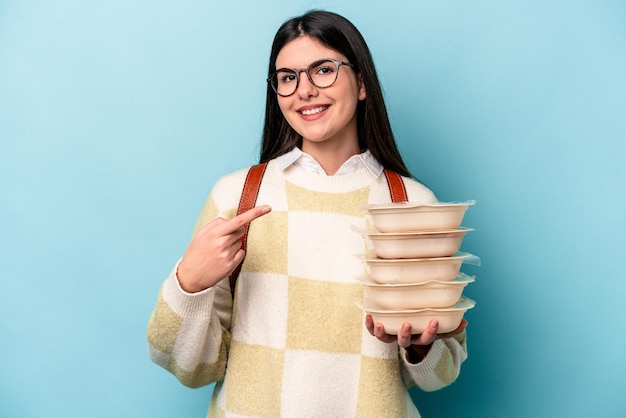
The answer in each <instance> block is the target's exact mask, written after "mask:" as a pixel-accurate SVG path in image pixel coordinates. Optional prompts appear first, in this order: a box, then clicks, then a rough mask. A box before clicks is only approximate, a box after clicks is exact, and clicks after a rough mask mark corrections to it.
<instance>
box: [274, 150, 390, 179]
mask: <svg viewBox="0 0 626 418" xmlns="http://www.w3.org/2000/svg"><path fill="white" fill-rule="evenodd" d="M276 162H277V163H278V167H279V168H280V169H281V170H285V169H286V168H287V167H289V166H291V165H294V166H297V167H300V168H302V169H304V170H306V171H308V172H309V173H315V174H320V175H327V174H326V171H324V169H323V168H322V166H321V165H320V163H318V162H317V160H315V158H313V157H312V156H311V155H310V154H307V153H306V152H304V151H302V150H301V149H300V148H298V147H294V149H292V150H291V151H289V152H288V153H286V154H283V155H281V156H280V157H277V158H276ZM363 167H366V168H367V169H368V170H369V171H370V172H371V173H372V174H373V175H374V176H376V177H379V176H380V175H381V174H382V173H383V169H384V167H383V166H382V164H381V163H380V162H378V160H377V159H376V158H375V157H374V156H373V155H372V153H371V152H370V151H369V150H366V151H365V152H362V153H361V154H357V155H353V156H352V157H350V158H348V159H347V160H346V161H345V162H344V163H343V164H342V165H341V167H339V170H337V172H336V173H335V176H340V175H344V174H352V173H356V172H357V171H358V170H360V169H362V168H363Z"/></svg>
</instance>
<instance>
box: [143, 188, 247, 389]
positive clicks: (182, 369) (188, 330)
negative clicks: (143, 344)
mask: <svg viewBox="0 0 626 418" xmlns="http://www.w3.org/2000/svg"><path fill="white" fill-rule="evenodd" d="M223 183H224V182H223V181H222V182H218V185H220V184H223ZM218 185H216V187H215V188H214V190H213V192H212V193H211V195H210V196H209V198H208V199H207V201H206V203H205V205H204V207H203V208H202V210H201V212H200V215H199V217H198V220H197V222H196V225H195V227H194V230H193V235H194V236H195V234H196V233H197V232H198V230H199V229H200V228H201V227H202V226H204V225H206V224H207V223H209V222H210V221H211V220H212V219H215V217H217V216H221V217H223V218H225V219H229V218H231V217H232V216H233V215H234V214H235V213H236V207H235V208H234V209H233V204H232V203H231V202H230V200H231V199H226V200H224V199H223V198H222V202H220V203H221V204H218V203H217V202H216V200H215V193H214V192H215V190H216V189H218V188H219V187H218ZM221 187H222V188H224V186H221ZM228 189H233V193H232V194H233V196H237V193H241V192H240V191H237V187H232V186H230V187H228ZM235 203H236V201H235ZM177 268H178V264H177V265H176V267H175V268H174V269H173V270H172V272H171V273H170V274H169V276H168V277H167V279H166V280H165V282H164V283H163V285H162V286H161V290H160V292H159V295H158V298H157V303H156V306H155V308H154V310H153V312H152V314H151V316H150V320H149V322H148V330H147V339H148V352H149V355H150V358H151V359H152V361H153V362H155V363H156V364H158V365H160V366H161V367H163V368H165V369H166V370H168V371H169V372H171V373H172V374H174V375H175V376H176V377H177V378H178V380H180V382H181V383H183V384H184V385H186V386H190V387H200V386H204V385H207V384H210V383H213V382H216V381H220V380H223V378H224V374H225V370H226V359H227V353H228V350H229V347H230V326H231V313H232V296H231V293H230V282H229V280H228V278H227V277H226V278H224V279H222V280H221V281H220V282H219V283H218V284H217V285H215V286H213V287H212V288H209V289H205V290H204V291H202V292H198V293H193V294H192V293H187V292H185V291H184V290H183V289H182V288H181V286H180V283H179V282H178V278H177V276H176V270H177Z"/></svg>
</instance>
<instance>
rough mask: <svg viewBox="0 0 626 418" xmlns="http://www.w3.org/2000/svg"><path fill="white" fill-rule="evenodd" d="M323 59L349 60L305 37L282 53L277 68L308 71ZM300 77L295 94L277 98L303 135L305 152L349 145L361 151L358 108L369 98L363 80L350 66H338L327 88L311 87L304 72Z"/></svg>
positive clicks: (287, 117) (295, 40) (292, 42)
mask: <svg viewBox="0 0 626 418" xmlns="http://www.w3.org/2000/svg"><path fill="white" fill-rule="evenodd" d="M324 58H331V59H335V60H338V61H344V62H346V61H347V59H346V57H345V56H344V55H343V54H340V53H339V52H337V51H335V50H333V49H330V48H328V47H326V46H324V45H322V44H321V43H320V42H319V41H317V40H316V39H315V38H311V37H310V36H302V37H299V38H297V39H294V40H293V41H291V42H289V43H287V44H286V45H285V46H284V47H283V48H282V49H281V50H280V52H279V53H278V56H277V57H276V68H290V69H299V68H306V67H308V66H309V65H310V64H311V63H313V62H315V61H319V60H320V59H324ZM299 77H300V82H299V84H298V88H297V90H296V91H295V93H294V94H292V95H291V96H288V97H282V96H278V105H279V106H280V110H281V111H282V113H283V115H284V116H285V119H286V120H287V122H288V123H289V125H291V127H292V128H293V129H294V130H295V131H296V132H298V133H299V134H300V135H301V136H302V150H303V151H305V152H310V151H309V150H313V149H316V148H317V147H327V146H331V147H346V146H350V147H356V151H358V131H357V117H356V109H357V104H358V102H359V100H364V99H365V95H366V94H365V86H364V85H363V82H362V80H361V78H360V77H359V76H358V75H357V74H355V72H354V71H353V70H352V68H350V67H349V66H347V65H342V66H340V67H339V73H338V76H337V81H335V83H334V84H333V85H332V86H330V87H327V88H318V87H316V86H314V85H313V84H311V82H310V81H309V79H308V77H307V76H306V74H305V73H304V72H301V73H300V74H299Z"/></svg>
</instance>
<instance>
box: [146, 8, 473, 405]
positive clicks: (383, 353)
mask: <svg viewBox="0 0 626 418" xmlns="http://www.w3.org/2000/svg"><path fill="white" fill-rule="evenodd" d="M261 162H268V165H267V168H266V171H265V175H264V177H263V180H262V183H261V187H260V190H259V194H258V199H257V206H256V207H255V208H253V209H251V210H249V211H247V212H245V213H243V214H240V215H237V216H235V215H236V211H237V206H238V203H239V199H240V196H241V193H242V189H243V184H244V181H245V178H246V174H247V172H248V169H243V170H240V171H237V172H235V173H232V174H229V175H227V176H225V177H223V178H222V179H220V180H219V181H218V182H217V183H216V184H215V186H214V188H213V190H212V191H211V194H210V195H209V197H208V199H207V202H206V204H205V206H204V207H203V209H202V211H201V213H200V216H199V218H198V221H197V224H196V227H195V229H194V234H193V239H192V240H191V242H190V244H189V246H188V248H187V250H186V251H185V253H184V255H183V257H182V259H181V260H180V261H179V262H178V263H177V265H176V266H175V268H174V270H173V271H172V273H171V274H170V275H169V277H168V278H167V279H166V281H165V283H164V284H163V286H162V289H161V292H160V293H159V298H158V302H157V305H156V307H155V309H154V312H153V314H152V316H151V318H150V322H149V325H148V341H149V349H150V355H151V358H152V360H153V361H154V362H156V363H157V364H159V365H161V366H163V367H164V368H166V369H167V370H169V371H170V372H172V373H173V374H174V375H176V377H177V378H178V379H179V380H180V381H181V382H182V383H183V384H185V385H188V386H192V387H198V386H202V385H206V384H209V383H212V382H217V383H216V386H215V391H214V394H213V399H212V400H211V405H210V408H209V416H226V417H228V416H248V417H252V416H271V417H274V416H284V417H304V416H319V417H329V416H337V417H350V416H371V417H381V416H394V417H406V416H419V413H418V411H417V409H416V407H415V406H414V405H413V402H412V401H411V398H410V396H409V394H408V391H407V388H408V387H409V386H411V385H417V386H419V387H421V388H422V389H424V390H427V391H431V390H437V389H439V388H442V387H444V386H446V385H448V384H450V383H451V382H453V381H454V380H455V379H456V377H457V376H458V374H459V369H460V364H461V363H462V362H463V361H464V360H465V359H466V357H467V354H466V347H465V330H464V327H465V324H466V322H465V321H464V322H463V323H462V324H461V325H460V326H459V328H458V329H457V330H456V331H454V332H452V333H449V334H445V335H443V334H437V322H436V321H434V320H433V321H431V323H430V325H429V329H428V330H427V331H425V332H424V333H423V334H421V335H411V328H410V324H404V326H403V328H402V330H401V332H400V333H399V335H397V336H396V335H388V334H386V333H385V331H384V327H383V325H382V324H380V323H376V324H374V323H373V321H372V318H371V317H370V316H366V315H364V314H363V312H362V311H361V309H359V308H358V307H357V306H356V304H355V302H356V301H358V300H361V299H362V297H363V290H362V287H361V285H360V284H359V283H358V282H357V281H356V280H355V277H356V276H359V275H360V274H362V273H363V268H364V267H363V265H362V264H361V262H360V261H359V260H358V259H357V258H355V257H354V254H357V253H362V252H363V251H364V242H363V239H362V237H361V236H360V235H358V234H357V233H355V232H354V231H353V230H352V227H353V226H355V225H356V226H358V227H364V226H365V224H366V221H365V218H364V214H363V213H362V212H361V211H359V209H358V208H359V207H360V206H361V205H363V204H366V203H383V202H389V201H390V192H389V186H388V184H387V180H386V178H385V175H383V169H384V168H388V169H392V170H394V171H396V172H398V173H400V174H401V175H402V176H403V178H402V180H403V182H404V184H405V187H406V189H407V194H408V199H409V200H410V201H412V202H424V203H426V202H432V201H435V200H436V198H435V196H434V195H433V193H432V192H431V191H430V190H429V189H428V188H426V187H425V186H424V185H422V184H420V183H419V182H417V181H415V180H413V179H412V178H411V177H410V173H409V172H408V170H407V168H406V166H405V164H404V163H403V161H402V158H401V156H400V154H399V152H398V150H397V148H396V145H395V141H394V137H393V134H392V132H391V128H390V125H389V121H388V118H387V114H386V110H385V104H384V101H383V98H382V93H381V89H380V86H379V83H378V78H377V75H376V71H375V68H374V64H373V62H372V58H371V56H370V52H369V50H368V48H367V45H366V43H365V41H364V40H363V38H362V36H361V34H360V33H359V32H358V30H357V29H356V28H355V27H354V26H353V25H352V24H351V23H350V22H349V21H347V20H346V19H345V18H343V17H341V16H339V15H336V14H333V13H329V12H322V11H314V12H309V13H307V14H305V15H303V16H301V17H297V18H293V19H291V20H288V21H287V22H285V23H284V24H283V25H282V26H281V27H280V29H279V30H278V32H277V34H276V37H275V39H274V43H273V45H272V51H271V56H270V62H269V71H268V87H267V103H266V116H265V127H264V133H263V147H262V151H261ZM246 225H249V232H248V238H247V247H246V251H244V250H243V249H242V246H241V241H240V238H241V236H242V235H243V234H244V228H245V227H246ZM244 256H245V261H244V263H243V265H242V267H241V274H240V275H239V279H238V281H237V284H236V291H235V292H234V297H233V296H232V294H231V289H230V283H229V276H230V275H231V273H233V270H235V268H236V267H237V266H238V265H239V264H240V263H241V261H242V260H244Z"/></svg>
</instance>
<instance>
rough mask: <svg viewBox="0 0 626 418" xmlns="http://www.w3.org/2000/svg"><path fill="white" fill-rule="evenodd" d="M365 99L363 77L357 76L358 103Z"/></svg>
mask: <svg viewBox="0 0 626 418" xmlns="http://www.w3.org/2000/svg"><path fill="white" fill-rule="evenodd" d="M366 97H367V91H366V90H365V83H364V82H363V76H362V75H361V74H359V101H363V100H365V98H366Z"/></svg>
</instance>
